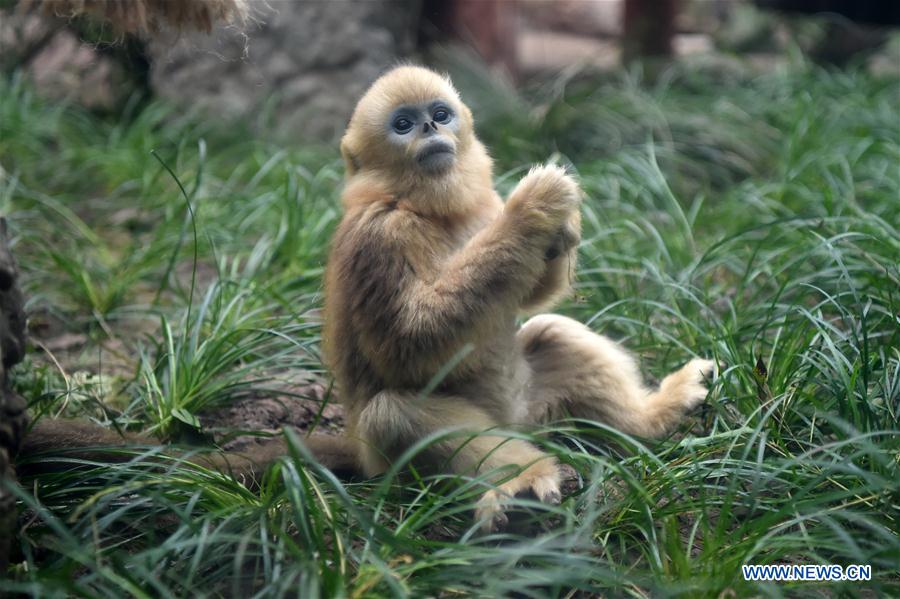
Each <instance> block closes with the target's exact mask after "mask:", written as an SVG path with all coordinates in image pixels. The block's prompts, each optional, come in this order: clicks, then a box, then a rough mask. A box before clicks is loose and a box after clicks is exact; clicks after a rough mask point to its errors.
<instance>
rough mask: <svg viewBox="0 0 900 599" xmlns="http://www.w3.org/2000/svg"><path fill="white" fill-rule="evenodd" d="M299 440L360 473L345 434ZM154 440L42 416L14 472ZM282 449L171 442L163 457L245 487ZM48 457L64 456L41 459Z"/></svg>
mask: <svg viewBox="0 0 900 599" xmlns="http://www.w3.org/2000/svg"><path fill="white" fill-rule="evenodd" d="M301 439H302V442H303V444H304V445H305V446H306V448H307V449H308V450H309V452H310V453H311V454H312V455H313V457H314V458H315V459H316V461H318V462H319V463H320V464H322V465H323V466H325V467H326V468H328V469H329V470H331V471H332V472H334V473H335V474H336V475H338V476H340V477H344V478H347V477H352V476H356V475H359V474H361V473H362V468H361V466H360V465H359V464H360V462H359V456H358V450H357V446H356V444H355V443H354V442H353V441H352V440H351V439H350V438H348V437H345V436H343V435H340V436H333V435H325V434H321V433H317V434H312V435H309V436H305V437H301ZM158 444H159V441H158V440H156V439H155V438H153V437H151V436H149V435H145V434H142V433H131V432H125V433H122V434H120V433H118V432H117V431H114V430H111V429H107V428H104V427H102V426H99V425H96V424H94V423H92V422H88V421H85V420H67V419H60V420H54V419H49V418H42V419H41V420H38V421H37V422H36V423H35V424H34V426H33V427H32V428H31V430H30V431H29V432H28V433H27V434H26V436H25V440H24V441H23V443H22V447H21V449H20V450H19V454H18V457H19V460H17V461H18V462H19V463H18V464H17V470H18V472H19V473H20V474H25V475H28V474H39V473H43V472H53V471H55V472H58V471H61V470H67V469H71V468H72V462H71V461H69V459H71V458H75V459H80V460H90V461H95V462H107V463H122V462H127V461H129V460H132V459H134V452H133V451H123V450H127V449H133V448H135V447H136V446H147V445H158ZM287 453H288V446H287V442H286V440H285V438H284V437H283V436H279V437H272V438H270V439H266V440H265V441H263V442H261V443H255V444H253V445H251V446H249V447H247V448H245V449H242V450H240V451H225V452H197V451H196V450H194V449H189V450H186V449H184V448H178V447H176V446H172V447H169V448H167V449H166V451H165V455H168V456H173V457H183V458H184V460H185V461H186V462H189V463H191V464H196V465H198V466H203V467H205V468H211V469H215V470H219V471H220V472H223V473H228V474H231V475H232V476H234V477H235V478H236V479H237V480H239V481H241V482H242V483H244V484H246V485H248V486H254V485H256V484H258V483H259V481H260V478H261V477H262V475H263V473H264V472H265V470H266V468H268V466H269V465H271V464H272V463H274V462H275V461H276V460H278V459H279V458H280V457H282V456H284V455H287ZM49 457H60V458H66V460H56V459H42V458H49ZM22 458H25V459H24V461H22Z"/></svg>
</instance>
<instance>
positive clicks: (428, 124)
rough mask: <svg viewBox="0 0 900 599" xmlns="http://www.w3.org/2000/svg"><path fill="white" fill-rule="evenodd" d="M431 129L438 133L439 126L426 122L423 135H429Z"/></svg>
mask: <svg viewBox="0 0 900 599" xmlns="http://www.w3.org/2000/svg"><path fill="white" fill-rule="evenodd" d="M429 127H431V129H432V131H437V125H435V124H434V121H432V122H430V123H429V122H428V121H425V124H424V125H423V126H422V133H428V128H429Z"/></svg>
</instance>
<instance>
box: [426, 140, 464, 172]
mask: <svg viewBox="0 0 900 599" xmlns="http://www.w3.org/2000/svg"><path fill="white" fill-rule="evenodd" d="M455 155H456V151H455V150H454V148H453V146H452V145H451V144H448V143H445V142H436V143H433V144H429V145H427V146H425V148H424V149H423V150H422V151H421V152H419V154H418V156H416V161H417V162H418V163H419V166H420V167H422V169H423V170H425V172H427V173H433V174H437V173H442V172H444V171H446V170H447V169H449V168H450V167H451V166H452V165H453V159H454V157H455Z"/></svg>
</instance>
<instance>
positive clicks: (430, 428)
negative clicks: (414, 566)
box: [356, 391, 560, 531]
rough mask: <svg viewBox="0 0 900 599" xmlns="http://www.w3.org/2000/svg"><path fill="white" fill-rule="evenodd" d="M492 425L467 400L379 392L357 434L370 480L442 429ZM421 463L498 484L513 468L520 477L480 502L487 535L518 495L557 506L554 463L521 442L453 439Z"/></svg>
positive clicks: (497, 438) (431, 449)
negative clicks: (404, 452) (417, 443)
mask: <svg viewBox="0 0 900 599" xmlns="http://www.w3.org/2000/svg"><path fill="white" fill-rule="evenodd" d="M495 426H496V423H495V422H493V421H492V420H491V418H490V417H489V416H488V414H487V413H485V412H484V410H482V409H481V408H479V407H478V406H476V405H475V404H474V403H472V402H471V401H469V400H468V399H465V398H461V397H451V396H431V397H428V398H426V399H419V398H418V397H416V396H415V395H413V394H406V393H399V392H391V391H382V392H381V393H378V394H377V395H376V396H375V397H373V398H372V399H371V400H370V401H369V403H368V404H367V405H366V407H365V408H364V409H363V411H362V412H361V413H360V417H359V420H358V422H357V426H356V432H357V434H358V435H359V437H360V438H361V440H362V453H363V459H362V461H363V465H364V467H365V468H366V469H367V472H366V473H367V474H368V475H370V476H371V475H375V474H378V473H380V472H383V471H384V469H386V468H387V465H388V462H389V460H390V459H393V458H396V457H397V456H398V455H399V454H400V453H402V452H403V450H404V449H406V448H407V447H409V446H411V445H412V444H414V443H415V442H416V441H418V440H420V439H422V438H424V437H426V436H428V435H430V434H433V433H436V432H439V431H441V430H462V431H467V432H472V433H479V432H481V431H485V430H487V429H490V428H493V427H495ZM423 457H424V459H425V460H426V461H427V462H428V464H429V465H431V466H435V467H446V466H449V468H450V469H451V470H452V471H453V472H455V473H457V474H463V475H470V476H475V475H482V474H484V475H487V476H488V478H489V479H493V480H502V479H503V478H504V477H505V476H508V475H509V473H510V472H509V471H510V469H511V468H515V469H516V470H519V473H518V474H517V475H516V476H514V477H513V478H511V479H509V480H505V481H504V482H501V483H499V484H497V485H496V486H495V487H494V488H492V489H490V490H489V491H487V492H486V493H485V494H484V496H483V497H482V498H481V499H480V500H479V501H478V505H477V507H476V511H475V517H476V519H477V521H478V522H480V523H481V527H482V529H483V530H485V531H492V530H498V529H499V528H502V527H503V526H504V525H506V524H507V522H508V520H507V517H506V515H505V514H504V511H503V510H504V503H505V501H506V500H508V499H509V498H511V497H514V496H516V495H520V494H525V493H532V494H534V496H535V497H536V498H537V499H538V500H540V501H543V502H545V503H558V502H559V500H560V491H559V469H558V467H557V464H556V459H555V458H553V457H552V456H549V455H547V454H545V453H544V452H542V451H540V450H539V449H538V448H536V447H535V446H534V445H532V444H530V443H528V442H527V441H524V440H522V439H514V438H509V437H504V436H501V435H497V434H491V433H490V432H488V433H482V434H478V435H474V436H471V437H470V436H454V438H453V439H448V440H446V441H441V442H438V443H435V444H434V445H432V446H431V447H429V448H428V449H427V450H426V452H425V455H424V456H423Z"/></svg>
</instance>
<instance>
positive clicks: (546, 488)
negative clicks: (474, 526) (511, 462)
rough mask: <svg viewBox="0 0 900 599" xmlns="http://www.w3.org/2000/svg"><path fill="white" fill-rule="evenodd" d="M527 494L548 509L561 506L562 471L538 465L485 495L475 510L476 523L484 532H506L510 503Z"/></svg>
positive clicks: (547, 463)
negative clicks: (560, 472) (515, 498)
mask: <svg viewBox="0 0 900 599" xmlns="http://www.w3.org/2000/svg"><path fill="white" fill-rule="evenodd" d="M526 494H531V495H534V497H536V498H537V499H538V500H539V501H541V502H543V503H546V504H549V505H557V504H559V502H560V500H561V499H562V495H561V493H560V490H559V469H558V468H557V466H556V463H555V462H551V461H550V460H544V461H542V462H538V463H537V464H534V465H533V466H531V467H530V468H528V469H527V470H525V472H523V473H522V474H520V475H519V476H517V477H515V478H513V479H512V480H509V481H507V482H505V483H503V484H502V485H500V486H498V487H497V488H496V489H491V490H490V491H488V492H487V493H485V494H484V495H482V497H481V499H479V500H478V504H477V505H476V507H475V520H476V521H477V522H479V523H480V525H481V530H482V532H485V533H491V532H498V531H500V530H503V529H505V528H506V527H507V526H508V525H509V517H508V516H507V515H506V508H507V506H508V503H509V500H510V499H511V498H512V497H516V496H522V495H526Z"/></svg>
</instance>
